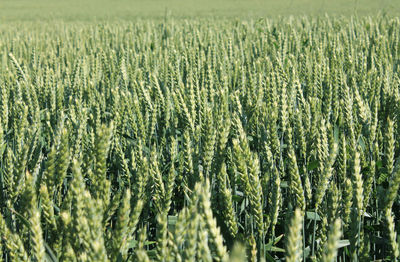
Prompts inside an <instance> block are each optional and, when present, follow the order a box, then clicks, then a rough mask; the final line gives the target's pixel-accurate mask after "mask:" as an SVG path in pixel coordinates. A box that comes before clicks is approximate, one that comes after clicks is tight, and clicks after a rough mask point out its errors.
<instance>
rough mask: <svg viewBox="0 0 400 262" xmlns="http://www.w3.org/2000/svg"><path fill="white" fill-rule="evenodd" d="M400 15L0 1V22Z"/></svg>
mask: <svg viewBox="0 0 400 262" xmlns="http://www.w3.org/2000/svg"><path fill="white" fill-rule="evenodd" d="M166 13H167V14H170V15H172V16H174V17H185V18H190V17H199V16H200V17H209V16H212V17H241V18H244V17H253V18H255V17H274V16H279V15H324V14H328V15H344V16H349V15H373V14H377V13H386V14H389V15H394V16H396V15H399V14H400V1H399V0H335V1H328V0H281V1H276V0H246V1H239V0H203V1H196V0H147V1H144V0H1V1H0V22H2V23H5V22H14V21H36V20H45V21H48V20H61V21H105V20H131V19H135V18H156V17H159V18H160V17H163V16H165V14H166Z"/></svg>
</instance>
